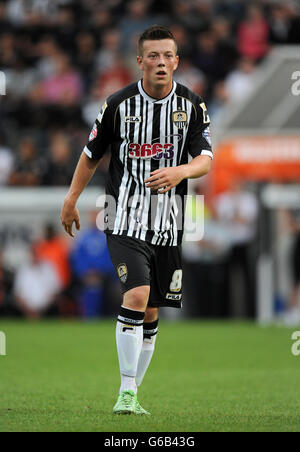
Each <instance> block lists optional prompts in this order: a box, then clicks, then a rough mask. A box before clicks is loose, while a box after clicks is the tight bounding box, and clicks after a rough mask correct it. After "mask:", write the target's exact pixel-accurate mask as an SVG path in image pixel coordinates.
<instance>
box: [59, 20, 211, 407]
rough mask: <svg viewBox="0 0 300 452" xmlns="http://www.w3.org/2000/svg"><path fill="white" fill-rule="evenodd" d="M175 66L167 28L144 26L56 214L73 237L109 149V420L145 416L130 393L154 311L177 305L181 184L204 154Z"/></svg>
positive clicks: (193, 104) (198, 102) (150, 341)
mask: <svg viewBox="0 0 300 452" xmlns="http://www.w3.org/2000/svg"><path fill="white" fill-rule="evenodd" d="M178 61H179V58H178V56H177V47H176V43H175V41H174V37H173V35H172V34H171V32H170V31H169V30H168V29H166V28H164V27H161V26H153V27H151V28H149V29H147V30H146V31H145V32H144V33H143V34H142V35H141V37H140V39H139V46H138V56H137V64H138V66H139V68H140V69H141V71H142V74H143V78H142V80H140V81H139V82H137V83H133V84H132V85H130V86H127V87H126V88H124V89H122V90H121V91H119V92H117V93H115V94H113V95H112V96H110V97H109V98H108V99H107V101H106V102H105V104H104V106H103V107H102V110H101V112H100V114H99V116H98V117H97V119H96V122H95V125H94V128H93V130H92V132H91V135H90V138H89V142H88V144H87V145H86V147H85V149H84V152H83V153H82V155H81V157H80V160H79V163H78V166H77V168H76V171H75V174H74V178H73V181H72V184H71V187H70V190H69V193H68V195H67V197H66V199H65V202H64V206H63V208H62V213H61V221H62V224H63V226H64V228H65V230H66V231H67V233H68V234H69V235H70V236H72V237H74V234H73V230H72V227H73V223H74V222H75V225H76V228H77V229H79V228H80V219H79V212H78V209H77V208H76V202H77V200H78V198H79V196H80V194H81V193H82V191H83V190H84V188H85V187H86V185H87V184H88V182H89V180H90V179H91V177H92V176H93V174H94V172H95V170H96V168H97V165H98V162H99V160H100V159H101V157H102V156H103V154H104V153H105V151H106V149H107V148H108V147H110V149H111V163H110V167H109V175H108V181H107V184H106V195H107V198H109V199H110V200H109V201H108V202H107V205H110V207H107V210H106V215H105V220H104V221H105V224H106V231H105V232H106V234H107V244H108V248H109V252H110V255H111V259H112V262H113V264H114V266H115V269H116V271H117V273H118V276H119V279H120V283H121V286H122V292H123V294H124V298H123V304H122V306H121V309H120V313H119V316H118V320H117V327H116V342H117V350H118V357H119V365H120V372H121V387H120V394H119V397H118V400H117V403H116V405H115V407H114V409H113V412H114V413H116V414H131V413H134V414H148V412H147V411H146V410H144V409H143V408H142V407H141V405H140V404H139V402H138V400H137V387H138V386H140V385H141V383H142V380H143V378H144V375H145V372H146V370H147V368H148V366H149V363H150V361H151V358H152V355H153V351H154V346H155V340H156V336H157V331H158V310H159V307H162V306H169V307H176V308H180V307H181V302H182V300H181V298H182V292H181V286H182V265H181V240H182V235H183V231H182V227H181V225H182V219H183V212H184V202H183V198H184V196H185V195H186V194H187V179H189V178H198V177H201V176H203V175H205V174H207V173H208V171H209V169H210V165H211V159H212V157H213V154H212V150H211V145H210V133H209V117H208V114H207V111H206V107H205V104H204V102H203V100H202V99H201V98H200V97H199V96H198V95H196V94H195V93H193V92H191V91H190V90H189V89H188V88H186V87H184V86H182V85H179V84H176V83H175V81H173V72H174V71H175V69H176V68H177V66H178ZM189 155H190V156H191V157H192V159H191V161H190V162H189ZM111 200H113V201H115V206H116V208H115V209H114V208H113V207H111V206H113V204H114V202H111ZM181 201H182V202H181ZM179 220H180V221H179ZM180 223H181V224H180Z"/></svg>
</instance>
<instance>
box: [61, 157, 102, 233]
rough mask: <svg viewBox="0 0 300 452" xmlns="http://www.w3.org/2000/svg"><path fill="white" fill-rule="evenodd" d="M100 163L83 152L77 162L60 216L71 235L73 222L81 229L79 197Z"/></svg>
mask: <svg viewBox="0 0 300 452" xmlns="http://www.w3.org/2000/svg"><path fill="white" fill-rule="evenodd" d="M98 163H99V160H93V159H90V158H89V157H88V156H87V155H86V154H85V153H84V152H83V153H82V154H81V156H80V159H79V162H78V164H77V167H76V170H75V173H74V176H73V180H72V183H71V186H70V189H69V192H68V194H67V196H66V198H65V201H64V204H63V207H62V210H61V216H60V219H61V223H62V225H63V227H64V228H65V230H66V232H67V233H68V234H69V235H70V236H71V237H74V233H73V231H72V229H73V223H75V226H76V229H77V230H79V229H80V217H79V211H78V209H77V207H76V204H77V201H78V198H79V196H80V195H81V193H82V192H83V190H84V189H85V187H86V186H87V184H88V183H89V181H90V180H91V178H92V177H93V175H94V174H95V171H96V168H97V166H98Z"/></svg>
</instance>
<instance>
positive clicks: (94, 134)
mask: <svg viewBox="0 0 300 452" xmlns="http://www.w3.org/2000/svg"><path fill="white" fill-rule="evenodd" d="M97 135H98V129H97V124H96V123H95V124H94V127H93V129H92V131H91V133H90V136H89V141H93V140H94V139H95V138H96V137H97Z"/></svg>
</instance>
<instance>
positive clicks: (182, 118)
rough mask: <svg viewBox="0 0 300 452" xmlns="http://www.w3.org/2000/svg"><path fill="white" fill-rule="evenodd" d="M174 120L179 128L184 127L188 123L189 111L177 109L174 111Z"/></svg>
mask: <svg viewBox="0 0 300 452" xmlns="http://www.w3.org/2000/svg"><path fill="white" fill-rule="evenodd" d="M173 122H174V124H175V126H176V127H177V128H178V129H184V127H186V125H187V112H186V111H175V112H174V113H173Z"/></svg>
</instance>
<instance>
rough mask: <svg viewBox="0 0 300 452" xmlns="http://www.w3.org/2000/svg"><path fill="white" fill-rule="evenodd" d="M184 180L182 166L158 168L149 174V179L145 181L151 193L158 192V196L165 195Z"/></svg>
mask: <svg viewBox="0 0 300 452" xmlns="http://www.w3.org/2000/svg"><path fill="white" fill-rule="evenodd" d="M183 179H184V171H183V168H182V166H175V167H168V168H159V169H157V170H155V171H152V173H150V177H148V179H146V180H145V184H146V187H147V188H151V190H152V191H156V190H158V193H159V194H162V193H167V192H168V191H170V190H171V189H172V188H174V187H176V185H178V184H180V182H181V181H182V180H183Z"/></svg>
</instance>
